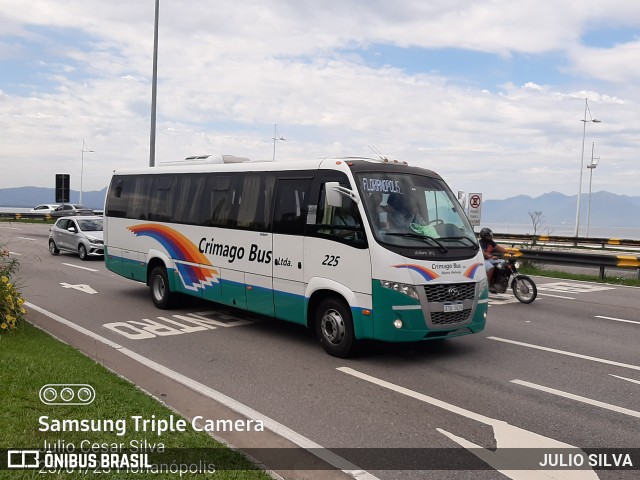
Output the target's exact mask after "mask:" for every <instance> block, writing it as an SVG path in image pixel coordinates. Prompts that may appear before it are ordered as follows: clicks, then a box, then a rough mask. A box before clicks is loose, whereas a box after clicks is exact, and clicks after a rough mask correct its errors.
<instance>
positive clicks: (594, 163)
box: [587, 142, 600, 237]
mask: <svg viewBox="0 0 640 480" xmlns="http://www.w3.org/2000/svg"><path fill="white" fill-rule="evenodd" d="M594 147H595V142H592V143H591V163H590V164H589V165H587V168H588V169H589V202H588V203H587V237H588V236H589V226H590V224H591V183H592V181H593V170H594V169H595V168H596V167H597V166H598V161H599V160H600V157H594V156H593V149H594Z"/></svg>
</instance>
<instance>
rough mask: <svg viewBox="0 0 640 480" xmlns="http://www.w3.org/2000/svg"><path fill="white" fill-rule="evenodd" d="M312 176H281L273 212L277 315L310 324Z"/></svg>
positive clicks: (274, 287) (275, 303)
mask: <svg viewBox="0 0 640 480" xmlns="http://www.w3.org/2000/svg"><path fill="white" fill-rule="evenodd" d="M310 183H311V179H309V178H280V179H279V180H278V183H277V186H276V195H275V204H274V212H273V236H272V238H273V259H272V265H273V304H274V307H275V316H276V318H280V319H282V320H288V321H290V322H295V323H300V324H303V325H306V318H305V315H304V312H305V302H306V300H305V296H304V293H305V283H304V264H303V260H304V229H305V223H306V217H307V201H308V196H309V195H308V192H309V184H310Z"/></svg>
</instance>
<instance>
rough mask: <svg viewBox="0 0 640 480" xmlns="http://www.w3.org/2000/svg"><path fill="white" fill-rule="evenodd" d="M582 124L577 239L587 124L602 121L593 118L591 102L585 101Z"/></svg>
mask: <svg viewBox="0 0 640 480" xmlns="http://www.w3.org/2000/svg"><path fill="white" fill-rule="evenodd" d="M587 111H588V112H589V120H587ZM580 121H581V122H582V155H581V156H580V184H579V185H578V205H577V207H576V231H575V235H574V236H575V237H576V238H577V237H578V235H579V234H580V197H581V196H582V170H584V140H585V136H586V134H587V122H593V123H600V120H596V119H595V118H593V117H592V116H591V110H589V100H588V99H586V98H585V99H584V119H581V120H580Z"/></svg>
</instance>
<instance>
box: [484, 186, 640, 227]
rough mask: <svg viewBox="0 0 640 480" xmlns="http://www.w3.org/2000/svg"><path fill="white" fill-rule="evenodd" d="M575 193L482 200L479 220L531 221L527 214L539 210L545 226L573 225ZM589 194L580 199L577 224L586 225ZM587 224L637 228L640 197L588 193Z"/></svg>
mask: <svg viewBox="0 0 640 480" xmlns="http://www.w3.org/2000/svg"><path fill="white" fill-rule="evenodd" d="M577 199H578V196H577V195H573V196H567V195H564V194H562V193H558V192H551V193H545V194H544V195H540V196H539V197H535V198H532V197H529V196H527V195H518V196H516V197H511V198H507V199H505V200H485V201H483V202H482V222H483V223H514V224H531V217H530V216H529V213H530V212H531V213H533V212H542V215H543V217H544V222H545V223H546V224H548V225H562V224H565V223H566V224H573V223H575V219H576V208H577V205H576V202H577ZM588 202H589V195H588V194H583V195H582V196H581V199H580V223H581V224H582V225H586V221H587V205H588ZM590 223H591V225H598V226H601V227H635V228H640V197H630V196H627V195H616V194H614V193H610V192H604V191H602V192H595V193H592V194H591V220H590Z"/></svg>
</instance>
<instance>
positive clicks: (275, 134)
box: [273, 123, 287, 162]
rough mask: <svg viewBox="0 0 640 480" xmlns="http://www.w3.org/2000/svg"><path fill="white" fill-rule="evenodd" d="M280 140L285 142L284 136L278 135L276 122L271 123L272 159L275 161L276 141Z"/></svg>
mask: <svg viewBox="0 0 640 480" xmlns="http://www.w3.org/2000/svg"><path fill="white" fill-rule="evenodd" d="M278 140H280V141H283V142H286V141H287V139H286V138H284V137H278V124H277V123H276V124H274V125H273V161H274V162H275V161H276V142H277V141H278Z"/></svg>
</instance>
